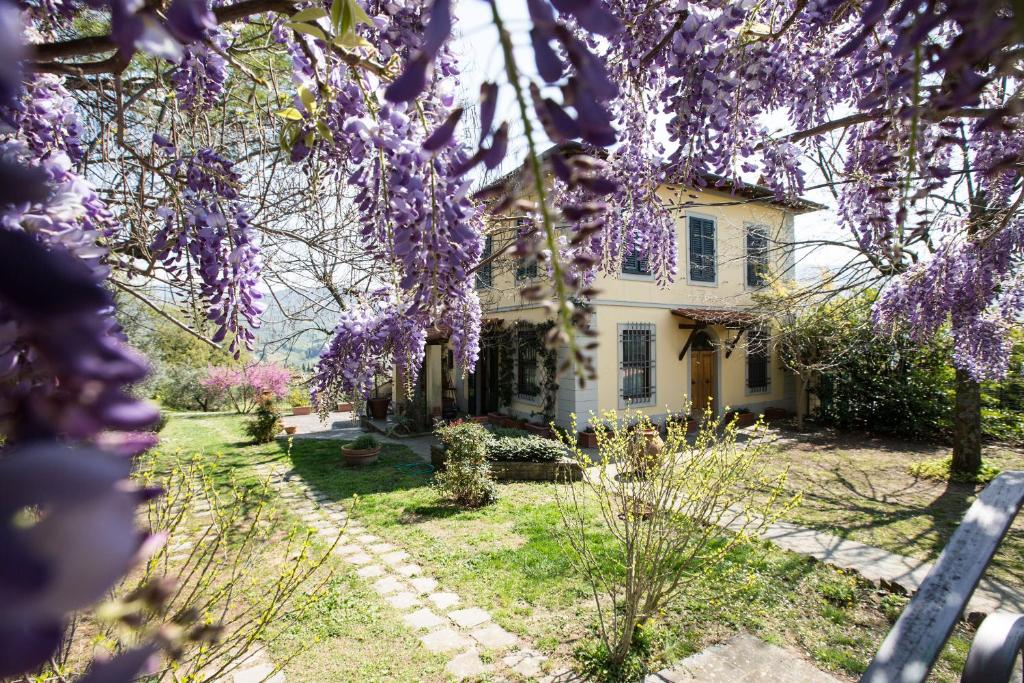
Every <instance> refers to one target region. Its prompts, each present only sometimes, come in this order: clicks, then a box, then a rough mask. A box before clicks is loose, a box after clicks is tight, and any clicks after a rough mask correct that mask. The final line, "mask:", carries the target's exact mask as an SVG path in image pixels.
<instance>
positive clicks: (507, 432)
mask: <svg viewBox="0 0 1024 683" xmlns="http://www.w3.org/2000/svg"><path fill="white" fill-rule="evenodd" d="M491 434H493V435H494V437H495V438H501V437H503V436H515V437H520V436H536V434H531V433H530V432H528V431H526V430H525V429H516V428H515V427H491Z"/></svg>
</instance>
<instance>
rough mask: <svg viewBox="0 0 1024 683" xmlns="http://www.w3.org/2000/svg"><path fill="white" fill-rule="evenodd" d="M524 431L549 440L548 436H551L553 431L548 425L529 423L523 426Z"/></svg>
mask: <svg viewBox="0 0 1024 683" xmlns="http://www.w3.org/2000/svg"><path fill="white" fill-rule="evenodd" d="M523 429H524V430H525V431H527V432H529V433H531V434H534V435H536V436H542V437H544V438H547V437H548V436H550V435H551V430H550V429H548V427H547V425H535V424H530V423H529V422H527V423H526V424H524V425H523Z"/></svg>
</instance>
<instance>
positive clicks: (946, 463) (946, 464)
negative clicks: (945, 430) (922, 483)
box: [907, 457, 1000, 484]
mask: <svg viewBox="0 0 1024 683" xmlns="http://www.w3.org/2000/svg"><path fill="white" fill-rule="evenodd" d="M907 471H908V472H910V474H911V475H912V476H915V477H919V478H921V479H935V480H936V481H956V482H960V483H962V484H987V483H988V482H990V481H992V480H993V479H995V478H996V476H997V475H998V474H999V472H1000V469H999V468H998V467H996V466H994V465H991V464H989V463H987V462H985V461H984V460H982V461H981V468H980V469H979V470H978V471H977V473H975V474H973V475H971V474H968V473H966V472H954V471H953V458H952V457H948V458H937V459H935V460H924V461H922V462H915V463H913V464H912V465H910V466H909V467H907Z"/></svg>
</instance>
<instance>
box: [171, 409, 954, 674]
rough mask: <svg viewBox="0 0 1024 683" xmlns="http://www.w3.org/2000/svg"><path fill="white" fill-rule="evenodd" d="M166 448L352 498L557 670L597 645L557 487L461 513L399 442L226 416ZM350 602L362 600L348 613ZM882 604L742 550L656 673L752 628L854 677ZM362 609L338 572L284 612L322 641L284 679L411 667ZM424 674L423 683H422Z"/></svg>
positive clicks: (667, 619)
mask: <svg viewBox="0 0 1024 683" xmlns="http://www.w3.org/2000/svg"><path fill="white" fill-rule="evenodd" d="M164 437H165V439H166V442H167V446H168V447H170V448H172V449H173V448H174V447H176V446H179V445H182V446H184V445H187V449H188V450H202V451H204V452H206V453H208V454H209V456H210V457H211V458H212V459H214V460H215V462H216V463H217V466H218V467H219V468H222V469H223V471H225V472H228V471H235V472H237V473H238V474H240V475H242V476H243V477H244V472H245V470H246V468H248V467H249V466H250V465H252V464H256V463H259V462H261V461H265V460H267V459H270V458H274V459H278V458H279V459H287V460H290V462H291V465H292V466H293V467H294V469H295V472H296V473H297V474H298V475H299V476H301V477H302V478H304V479H305V480H306V481H307V482H308V483H310V484H311V485H312V486H314V487H315V488H317V489H319V490H320V491H322V492H324V493H326V494H327V495H329V496H330V497H332V498H333V499H334V500H336V501H339V502H342V503H345V504H348V503H351V502H352V501H353V500H356V499H358V502H357V503H356V513H355V516H356V517H358V518H359V519H361V520H362V521H363V523H364V524H365V525H366V526H367V527H368V528H370V530H371V531H374V532H375V533H378V534H379V535H381V536H383V537H385V538H386V539H387V540H389V541H391V542H393V543H396V544H400V545H402V546H403V547H404V548H405V549H407V550H408V551H409V552H410V553H412V555H413V556H414V558H415V561H416V562H417V563H418V564H420V565H421V566H423V567H424V570H425V572H426V573H427V574H428V575H431V576H434V577H435V578H437V579H438V580H439V581H440V582H441V584H442V585H443V586H444V587H446V588H448V589H450V590H454V591H457V592H458V593H460V594H461V595H462V596H463V597H464V599H466V600H467V601H469V602H470V603H472V604H474V605H476V606H480V607H483V608H485V609H488V610H490V612H491V613H492V615H493V616H494V618H495V620H496V621H497V622H498V623H500V624H501V625H502V626H504V627H505V628H507V629H509V630H510V631H513V632H515V633H518V634H520V635H522V636H524V637H525V638H527V639H528V640H529V641H530V642H532V643H533V644H535V645H537V646H538V647H540V648H541V649H543V650H545V651H546V652H548V653H549V654H551V655H553V656H554V657H555V658H556V659H561V660H563V661H571V659H572V655H573V652H574V651H575V650H576V649H577V648H578V647H579V646H580V645H581V644H583V643H586V642H588V640H589V639H590V638H591V637H592V633H593V632H592V630H591V629H592V627H593V624H594V623H595V617H594V611H593V607H592V605H591V597H590V594H589V588H588V584H587V583H586V581H585V580H584V579H583V577H581V576H580V575H579V573H578V572H577V571H576V570H575V568H574V566H573V564H572V562H570V561H569V558H568V555H567V554H566V551H565V549H564V548H563V547H562V544H561V543H560V540H559V530H560V527H561V521H560V516H559V512H558V506H557V503H556V499H555V492H556V489H555V487H554V485H551V484H539V483H517V484H502V485H500V487H499V496H500V498H499V500H498V502H497V503H495V504H493V505H490V506H487V507H485V508H482V509H476V510H461V509H457V508H455V507H452V506H450V505H448V504H446V503H445V502H444V501H443V500H441V499H440V498H439V497H438V495H437V494H436V492H435V491H434V490H433V489H432V488H431V486H430V479H431V474H430V471H429V468H427V467H425V466H424V464H423V463H422V461H421V460H419V458H418V457H417V456H416V455H415V454H413V453H412V452H411V451H409V450H408V449H406V448H405V447H403V446H400V445H394V444H384V446H383V449H382V451H381V456H380V458H379V460H378V462H377V464H375V465H373V466H370V467H366V468H361V469H350V468H345V467H343V466H342V465H341V456H340V453H339V451H338V448H339V444H337V443H332V442H328V441H315V440H301V439H298V440H295V441H294V445H293V446H292V448H291V451H290V453H289V452H288V450H287V446H286V442H284V441H283V440H279V441H278V442H277V443H274V444H267V445H264V446H243V445H240V444H239V441H240V440H241V430H240V419H239V418H238V417H235V416H214V417H210V418H192V417H189V418H184V419H180V420H179V419H177V418H175V419H172V420H171V423H170V424H169V425H168V427H167V429H166V430H165V432H164ZM217 453H219V455H217ZM355 595H359V596H363V597H361V598H359V599H358V600H356V601H355V602H353V599H352V596H355ZM375 600H376V602H375ZM883 600H886V598H885V594H884V593H882V592H879V591H876V590H875V589H873V588H872V587H871V586H869V585H866V584H864V583H863V582H859V581H857V580H856V579H855V578H854V577H852V576H850V575H847V574H844V573H842V572H838V571H835V570H832V569H830V568H827V567H825V566H823V565H820V564H817V563H814V562H812V561H809V560H807V559H805V558H803V557H801V556H798V555H794V554H792V553H787V552H783V551H780V550H778V549H776V548H774V546H771V545H769V544H762V545H759V546H757V547H752V548H751V547H742V548H737V549H736V550H734V551H733V552H731V553H730V554H729V556H728V557H727V559H726V561H725V562H724V563H723V564H722V566H721V567H719V568H718V569H717V570H716V571H715V572H713V573H711V574H709V575H705V576H703V577H701V578H700V579H699V580H698V581H697V582H696V583H695V584H693V585H692V586H691V587H690V589H689V590H688V592H687V594H686V595H685V597H684V598H683V599H681V600H679V601H678V602H677V603H676V604H674V605H672V606H670V608H669V609H668V610H666V613H665V614H664V615H663V618H662V619H660V620H659V622H658V625H657V627H656V633H655V634H654V635H655V637H654V638H653V642H655V643H657V647H656V648H655V649H656V651H655V653H654V654H655V657H654V661H653V662H652V665H653V666H655V667H658V666H663V665H668V664H671V663H674V662H675V661H678V659H680V658H682V657H684V656H686V655H688V654H691V653H693V652H696V651H699V650H700V649H702V648H704V647H706V646H708V645H710V644H713V643H715V642H720V641H722V640H725V639H727V638H729V637H730V636H731V635H733V634H735V633H736V632H738V631H741V630H747V631H750V632H752V633H754V634H755V635H757V636H758V637H760V638H763V639H764V640H767V641H769V642H772V643H776V644H780V645H783V646H786V647H788V648H790V649H792V650H795V651H797V652H802V653H803V654H804V656H806V657H807V658H808V659H810V660H812V661H814V662H815V664H816V665H817V666H819V667H820V668H823V669H827V670H830V671H832V672H834V673H835V674H836V675H837V676H838V677H840V678H842V679H850V680H852V679H855V678H856V677H857V676H858V675H859V673H860V672H861V671H863V669H864V667H865V666H866V665H867V663H868V661H869V660H870V658H871V657H872V656H873V654H874V652H875V650H876V649H877V647H878V645H879V644H880V643H881V640H882V638H884V636H885V633H886V632H887V631H888V629H889V627H890V619H889V616H887V613H888V614H889V615H891V614H892V612H893V605H892V604H891V602H885V603H883ZM367 603H372V604H374V605H379V599H376V598H375V596H372V595H368V594H367V593H366V589H365V586H364V585H363V584H361V583H360V582H359V581H356V580H353V579H351V578H350V575H345V576H339V577H338V578H337V579H336V580H335V583H334V584H332V594H331V598H330V600H327V601H323V603H322V604H321V603H317V604H316V605H313V606H311V607H310V609H308V610H305V611H303V612H302V613H300V614H295V615H290V616H289V618H288V619H289V620H295V634H294V636H293V637H295V638H303V639H312V640H313V641H317V639H318V638H319V639H322V640H320V641H319V642H318V644H316V645H314V646H313V647H312V648H311V649H310V650H309V651H308V652H307V653H306V654H304V655H302V656H301V657H300V658H299V659H297V660H296V661H295V662H294V663H293V664H292V665H290V666H289V668H288V669H287V670H286V673H287V675H288V677H289V679H291V678H292V677H293V676H294V677H295V678H296V679H298V680H317V678H316V675H315V674H314V673H310V672H317V673H318V674H320V675H322V676H323V678H321V679H320V680H350V679H356V680H358V679H362V678H365V677H367V676H370V675H371V674H368V673H366V672H367V671H376V669H374V668H373V666H374V665H375V664H378V663H379V662H380V657H384V659H387V660H388V661H389V662H391V664H392V666H395V663H394V660H395V658H393V657H388V656H387V653H388V652H402V653H403V657H404V658H408V659H410V660H411V661H412V660H415V657H416V655H417V653H419V652H421V651H422V650H423V648H419V647H417V646H415V643H414V640H413V641H409V638H410V637H411V636H410V635H409V634H408V632H405V631H403V630H402V629H401V628H400V627H397V628H396V627H394V625H393V620H394V618H393V617H392V616H389V615H390V614H391V613H390V612H389V611H388V610H387V609H386V608H385V609H383V610H381V609H378V608H377V607H376V606H375V607H373V608H372V609H370V610H369V611H367V609H366V608H364V605H365V604H367ZM337 629H340V630H337ZM336 630H337V631H336ZM969 637H970V634H969V633H968V632H967V631H965V630H963V629H958V631H957V633H956V634H955V635H954V638H953V641H952V642H951V644H950V646H949V647H948V648H947V651H946V653H944V655H943V657H942V659H941V661H940V662H939V664H938V667H937V670H936V674H935V677H934V680H937V681H947V680H948V681H952V680H956V679H957V678H958V675H959V674H958V672H959V669H958V668H957V664H958V663H959V664H960V665H962V653H963V652H966V649H965V648H966V643H967V642H968V640H969ZM360 638H363V639H360ZM321 642H322V643H324V644H325V645H321V644H319V643H321ZM394 648H399V649H394ZM338 659H341V660H345V661H344V663H342V662H338V661H334V660H338ZM419 666H425V664H424V663H423V662H420V661H414V662H413V663H412V664H410V665H409V666H408V667H405V666H403V667H400V670H398V671H396V672H394V673H391V674H389V676H386V678H388V679H389V680H407V678H403V676H407V675H408V672H409V671H412V670H414V669H415V667H419ZM338 667H347V668H344V670H342V669H339V668H338ZM426 671H427V673H424V675H423V676H421V678H420V679H419V680H431V674H430V673H429V668H428V669H427V670H426ZM410 680H411V679H410Z"/></svg>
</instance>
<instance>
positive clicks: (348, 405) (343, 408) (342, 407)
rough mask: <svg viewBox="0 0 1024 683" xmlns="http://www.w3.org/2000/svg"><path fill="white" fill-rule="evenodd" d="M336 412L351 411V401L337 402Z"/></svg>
mask: <svg viewBox="0 0 1024 683" xmlns="http://www.w3.org/2000/svg"><path fill="white" fill-rule="evenodd" d="M338 412H339V413H350V412H352V404H351V403H339V404H338Z"/></svg>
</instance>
